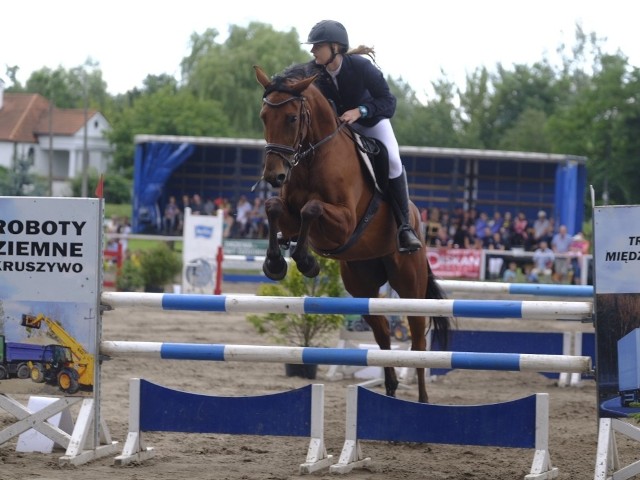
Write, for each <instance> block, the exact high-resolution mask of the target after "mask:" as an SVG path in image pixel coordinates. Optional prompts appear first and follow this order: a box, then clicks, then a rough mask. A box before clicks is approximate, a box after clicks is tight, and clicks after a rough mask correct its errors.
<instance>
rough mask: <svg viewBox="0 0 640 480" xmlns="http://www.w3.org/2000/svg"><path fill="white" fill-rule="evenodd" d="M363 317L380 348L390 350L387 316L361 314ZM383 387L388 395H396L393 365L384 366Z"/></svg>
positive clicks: (396, 384)
mask: <svg viewBox="0 0 640 480" xmlns="http://www.w3.org/2000/svg"><path fill="white" fill-rule="evenodd" d="M363 317H364V319H365V320H366V321H367V323H368V324H369V326H370V327H371V330H372V331H373V337H374V338H375V340H376V343H377V344H378V346H379V347H380V350H391V332H390V330H389V321H388V320H387V317H385V316H383V315H363ZM384 388H385V390H386V393H387V395H388V396H390V397H395V396H396V390H397V389H398V377H397V376H396V369H395V368H394V367H384Z"/></svg>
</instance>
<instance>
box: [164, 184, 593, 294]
mask: <svg viewBox="0 0 640 480" xmlns="http://www.w3.org/2000/svg"><path fill="white" fill-rule="evenodd" d="M187 207H188V208H190V209H191V213H192V214H194V215H217V212H218V211H219V210H222V211H223V215H224V233H223V236H224V238H266V237H267V234H268V231H269V224H268V221H267V217H266V214H265V209H264V200H263V199H262V198H260V197H255V198H253V199H252V200H251V201H250V200H249V199H248V198H247V196H245V195H240V197H239V198H238V200H237V201H236V202H235V203H232V202H231V201H230V200H229V199H227V198H223V197H218V198H206V199H205V200H203V199H202V197H201V196H200V195H199V194H197V193H196V194H193V195H192V196H189V195H183V196H182V198H181V199H180V200H178V199H177V198H176V197H174V196H171V197H169V199H168V201H167V203H166V205H165V207H164V215H163V223H162V225H163V231H162V233H163V234H164V235H181V234H182V227H183V221H184V211H185V208H187ZM421 216H422V224H423V228H424V237H425V241H426V244H427V246H428V247H432V248H437V247H440V248H461V249H479V250H518V251H524V252H532V255H530V256H527V257H526V258H527V260H528V261H527V262H525V263H523V264H521V265H519V264H517V263H515V262H509V263H507V264H504V265H503V264H502V263H500V269H499V270H500V271H499V276H500V278H502V279H503V280H504V281H514V279H516V278H518V269H520V270H521V273H522V277H523V278H524V279H526V280H527V281H529V282H544V283H549V282H554V283H566V282H570V283H579V280H580V275H581V271H580V268H581V261H580V259H581V256H582V255H584V254H587V253H589V247H590V243H589V242H588V241H587V240H586V239H585V238H584V236H583V234H582V232H577V233H576V234H575V235H571V234H570V233H569V232H568V231H567V227H566V226H565V225H556V222H555V220H554V218H553V217H550V216H548V215H547V212H545V211H544V210H540V211H539V212H538V213H537V217H536V218H535V219H530V218H527V216H526V214H525V213H524V212H522V211H520V212H517V213H516V214H515V215H513V214H512V213H511V212H509V211H506V212H504V213H501V212H499V211H496V212H493V214H492V215H491V216H490V215H489V214H488V213H486V212H483V211H477V210H476V209H473V208H471V209H468V210H464V209H463V208H461V207H458V208H456V209H455V210H454V211H451V212H449V211H443V210H441V209H439V208H430V209H426V208H423V209H422V210H421Z"/></svg>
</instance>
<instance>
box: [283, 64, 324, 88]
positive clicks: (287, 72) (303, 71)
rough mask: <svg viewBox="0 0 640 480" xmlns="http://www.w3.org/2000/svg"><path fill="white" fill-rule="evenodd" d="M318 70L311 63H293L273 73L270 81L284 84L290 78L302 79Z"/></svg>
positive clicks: (318, 69)
mask: <svg viewBox="0 0 640 480" xmlns="http://www.w3.org/2000/svg"><path fill="white" fill-rule="evenodd" d="M319 71H320V68H319V67H318V66H317V65H314V64H313V63H310V62H307V63H294V64H293V65H289V66H288V67H287V68H285V69H284V70H283V71H282V73H279V74H277V75H274V77H273V78H272V83H273V84H274V85H281V86H282V85H286V84H287V83H288V82H290V81H291V80H302V79H304V78H308V77H312V76H313V75H315V74H316V73H318V72H319Z"/></svg>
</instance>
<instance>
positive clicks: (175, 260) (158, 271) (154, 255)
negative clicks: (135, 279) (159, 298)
mask: <svg viewBox="0 0 640 480" xmlns="http://www.w3.org/2000/svg"><path fill="white" fill-rule="evenodd" d="M181 271H182V259H181V258H180V257H179V256H178V254H177V253H176V252H174V251H173V250H171V249H170V248H169V247H168V246H167V245H166V244H165V243H159V244H158V245H157V246H156V247H154V248H151V249H149V250H144V251H142V252H141V253H140V273H141V274H142V279H143V283H144V291H145V292H164V287H165V285H166V284H167V283H171V282H172V281H173V279H174V278H175V276H176V275H178V273H180V272H181Z"/></svg>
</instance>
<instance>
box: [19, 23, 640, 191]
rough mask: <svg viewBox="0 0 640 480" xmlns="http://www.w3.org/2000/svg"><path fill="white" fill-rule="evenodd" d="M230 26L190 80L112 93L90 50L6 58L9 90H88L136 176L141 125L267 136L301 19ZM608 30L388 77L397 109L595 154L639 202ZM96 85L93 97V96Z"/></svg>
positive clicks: (532, 144) (429, 132) (595, 178)
mask: <svg viewBox="0 0 640 480" xmlns="http://www.w3.org/2000/svg"><path fill="white" fill-rule="evenodd" d="M219 36H220V35H219V32H217V31H216V30H215V29H207V30H205V31H204V32H202V33H195V32H194V33H193V34H192V35H191V38H190V52H189V54H188V55H187V56H186V57H185V58H183V59H182V60H181V63H180V65H181V78H180V79H176V78H174V77H173V76H170V75H160V76H149V77H147V79H146V81H145V83H144V86H143V88H141V89H132V90H130V91H129V92H127V93H126V94H123V95H116V96H110V95H108V94H107V93H106V84H105V82H104V81H103V79H102V71H101V70H100V68H99V65H98V64H96V63H94V62H92V61H91V60H88V61H87V62H86V63H85V64H84V65H82V66H79V67H77V68H73V69H70V70H65V69H63V68H61V67H58V68H56V69H51V68H48V67H43V68H42V69H40V70H38V71H35V72H33V73H32V74H31V76H30V78H29V79H28V80H27V82H26V85H24V86H22V85H20V84H19V83H18V82H17V81H15V73H16V71H17V68H18V67H16V66H14V67H7V77H8V78H9V79H11V80H12V82H13V85H11V86H9V88H8V91H28V92H37V93H41V94H42V95H44V96H46V97H47V98H49V99H51V100H53V101H54V103H55V104H56V106H58V107H79V106H82V104H83V102H84V101H85V98H88V101H89V103H90V105H91V107H92V108H99V109H100V110H101V111H102V112H103V113H104V114H105V116H106V117H107V119H108V120H109V122H110V123H111V125H112V127H113V130H112V132H111V133H110V134H109V140H110V141H111V142H112V144H113V147H114V151H115V162H114V165H113V168H115V169H117V171H118V172H120V173H124V174H125V175H131V172H132V165H133V137H134V135H135V134H138V133H146V134H159V135H162V134H167V135H195V136H200V135H204V136H217V137H243V138H261V136H262V125H261V123H260V120H259V117H258V112H259V109H260V99H261V94H262V87H260V86H259V85H258V84H257V82H256V81H255V77H254V71H253V68H252V66H253V65H256V64H257V65H260V66H261V67H262V68H263V69H264V70H265V71H266V72H268V73H271V74H275V73H278V72H280V71H282V70H283V69H284V68H285V67H287V66H289V65H290V64H292V63H300V62H305V61H309V60H310V59H311V57H310V55H309V53H308V52H307V51H306V49H303V48H302V47H301V43H300V39H299V36H298V33H297V32H296V30H295V29H292V30H290V31H287V32H279V31H276V30H274V29H273V27H271V26H270V25H267V24H263V23H260V22H252V23H250V24H249V25H248V26H246V27H241V26H233V27H231V28H230V31H229V35H228V37H227V38H226V40H224V41H219ZM603 45H604V40H602V39H600V38H598V37H597V35H596V34H595V33H589V34H587V33H585V32H583V31H582V29H581V28H580V27H579V26H577V27H576V35H575V44H574V45H572V46H571V47H566V46H564V45H560V46H559V47H558V52H559V53H560V54H561V58H562V61H561V63H560V65H557V66H556V65H552V63H551V62H550V61H549V60H548V59H547V58H542V59H540V61H538V62H535V63H534V64H532V65H524V64H517V65H511V66H506V65H501V64H498V65H497V66H496V67H495V70H493V71H491V70H489V69H488V68H487V67H485V66H478V67H477V68H476V70H475V71H473V72H472V73H471V74H469V75H468V76H467V79H466V82H465V85H455V84H454V83H453V82H451V81H450V80H448V79H447V78H446V76H445V75H444V74H443V75H442V77H441V78H439V79H434V80H433V82H432V84H431V87H432V91H433V93H432V94H431V95H430V96H429V97H428V98H427V99H426V101H421V100H420V99H419V98H418V96H417V94H416V90H415V89H416V88H420V90H421V91H422V90H424V88H425V86H424V85H419V86H415V85H409V84H407V83H406V82H404V81H403V80H402V79H401V78H400V79H393V78H390V77H389V78H388V81H389V84H390V87H391V89H392V92H393V93H394V94H395V95H396V97H397V98H398V106H397V111H396V115H395V116H394V118H393V119H392V122H393V125H394V129H395V131H396V134H397V137H398V141H399V143H400V144H401V145H414V146H436V147H457V148H477V149H500V150H513V151H537V152H548V153H564V154H574V155H583V156H586V157H588V165H587V166H588V168H587V170H588V176H589V179H588V181H589V183H590V184H592V185H594V187H595V188H596V191H598V192H600V193H602V194H605V195H608V197H609V201H610V202H611V203H620V204H631V203H640V189H639V188H637V185H636V178H637V175H635V172H636V171H637V167H638V165H637V164H638V163H640V136H638V135H637V132H638V127H639V126H640V98H639V97H640V70H639V69H638V68H636V67H633V66H631V65H630V64H629V61H628V58H627V57H626V56H625V55H624V54H623V53H622V52H618V53H616V54H605V53H603V50H604V49H603ZM85 92H86V95H85Z"/></svg>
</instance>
